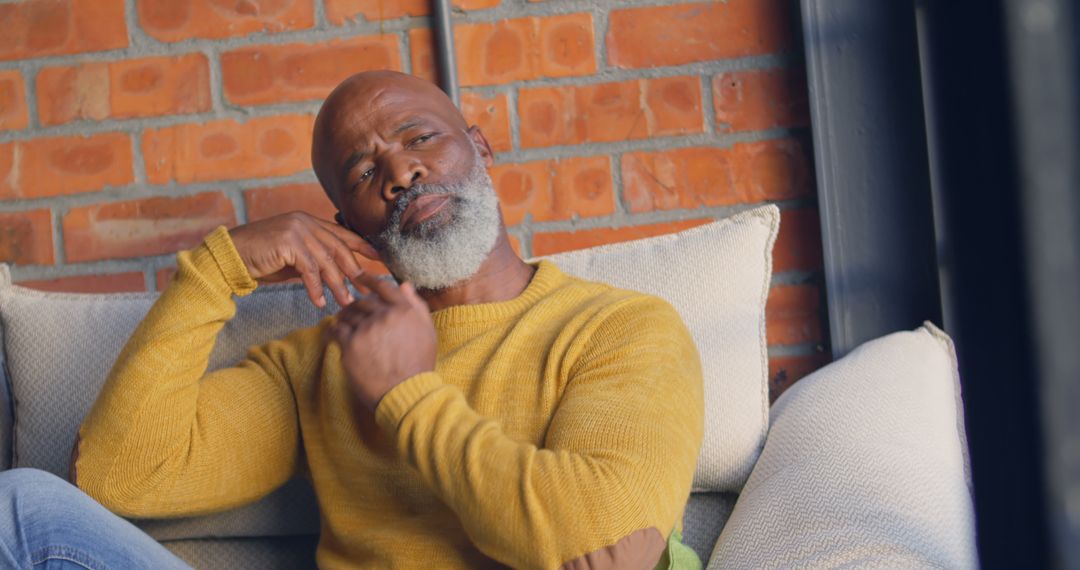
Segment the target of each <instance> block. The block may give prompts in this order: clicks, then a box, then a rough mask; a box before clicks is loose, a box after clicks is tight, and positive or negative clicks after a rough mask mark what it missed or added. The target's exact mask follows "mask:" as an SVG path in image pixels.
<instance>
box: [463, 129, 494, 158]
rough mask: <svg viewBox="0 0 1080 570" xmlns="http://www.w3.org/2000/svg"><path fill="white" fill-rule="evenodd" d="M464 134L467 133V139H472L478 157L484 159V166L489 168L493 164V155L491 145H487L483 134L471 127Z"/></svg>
mask: <svg viewBox="0 0 1080 570" xmlns="http://www.w3.org/2000/svg"><path fill="white" fill-rule="evenodd" d="M465 132H467V133H469V138H471V139H472V141H473V143H474V144H475V145H476V148H477V150H479V151H480V157H481V158H483V159H484V166H487V167H488V168H491V165H492V164H495V153H494V152H493V151H492V150H491V145H490V144H488V141H487V138H486V137H484V133H483V132H481V131H480V127H478V126H476V125H473V126H471V127H469V130H468V131H465Z"/></svg>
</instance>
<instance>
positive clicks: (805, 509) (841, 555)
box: [0, 206, 978, 568]
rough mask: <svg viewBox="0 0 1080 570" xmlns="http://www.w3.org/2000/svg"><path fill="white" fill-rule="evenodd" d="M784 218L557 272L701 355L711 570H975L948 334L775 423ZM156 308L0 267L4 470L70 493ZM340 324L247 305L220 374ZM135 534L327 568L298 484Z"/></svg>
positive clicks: (881, 352)
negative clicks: (625, 293)
mask: <svg viewBox="0 0 1080 570" xmlns="http://www.w3.org/2000/svg"><path fill="white" fill-rule="evenodd" d="M779 218H780V217H779V210H778V209H777V208H776V207H775V206H766V207H761V208H755V209H750V210H746V211H742V212H739V213H737V214H736V215H733V216H731V217H729V218H726V219H724V220H719V221H717V222H715V223H712V224H708V225H705V226H700V227H697V228H693V229H690V230H686V231H684V232H680V233H678V234H672V235H668V236H660V237H655V238H648V239H644V240H638V241H635V242H627V243H623V244H615V245H608V246H601V247H598V248H591V249H588V250H581V251H576V252H569V253H564V254H559V255H556V256H551V257H549V259H551V260H552V261H554V262H555V263H556V264H557V265H559V266H560V267H561V268H563V270H564V271H566V272H568V273H571V274H575V275H580V276H583V277H587V278H591V279H595V280H599V281H605V282H610V283H613V284H615V285H618V286H622V287H626V288H632V289H636V290H641V291H645V292H648V293H652V294H656V295H660V296H662V297H664V298H665V299H667V300H668V301H669V302H671V303H672V305H673V306H675V308H676V309H677V310H678V311H679V312H680V314H681V315H682V316H683V318H684V320H685V321H686V323H687V326H688V328H689V329H690V331H691V334H692V335H693V336H694V339H695V342H696V343H697V345H698V350H699V353H700V354H701V358H702V365H703V371H704V379H705V406H706V430H705V441H704V443H703V444H702V450H701V455H700V457H699V463H698V468H697V471H696V472H695V476H694V488H693V492H692V494H691V495H690V498H689V501H688V503H687V505H686V510H685V515H684V518H683V537H684V542H685V543H686V544H688V545H689V546H690V547H691V548H693V549H694V550H695V551H696V552H697V553H698V555H699V557H700V558H701V560H702V561H703V562H705V563H706V564H707V565H708V567H709V568H767V567H774V568H790V567H798V568H804V567H808V568H809V567H840V566H844V567H883V568H884V567H887V568H900V567H903V568H914V567H935V568H970V567H976V566H977V565H978V562H977V557H976V554H975V546H974V544H975V542H974V515H973V511H972V508H973V507H972V501H971V489H970V485H971V483H970V481H971V479H970V472H969V467H968V462H967V459H966V442H965V436H964V425H963V415H962V411H961V410H962V408H961V406H960V403H961V399H960V383H959V378H958V376H957V372H956V370H957V368H956V355H955V352H954V350H953V346H952V343H951V341H950V340H949V339H948V336H947V335H945V333H943V332H942V331H940V330H938V329H937V328H936V327H934V326H933V325H932V324H930V323H927V324H925V325H924V326H923V327H920V328H918V329H916V330H914V331H902V332H898V333H896V334H893V335H889V336H887V337H884V338H882V339H877V340H875V341H871V342H870V343H867V344H866V345H864V346H862V347H860V348H859V349H857V350H855V351H854V352H852V353H851V354H850V355H848V356H846V357H845V358H843V359H841V360H839V361H837V362H834V363H832V364H830V365H828V366H826V367H824V368H822V369H821V370H818V371H817V372H815V373H813V374H811V375H809V376H807V377H806V378H804V379H803V380H801V381H800V382H798V383H797V384H795V385H794V386H793V387H792V388H791V389H789V390H788V391H787V392H786V393H784V394H783V395H782V396H781V397H780V398H779V399H778V400H777V401H776V402H775V403H774V404H772V405H770V403H769V400H768V361H767V353H766V340H765V339H766V337H765V299H766V297H767V295H768V289H769V286H770V283H771V251H772V246H773V244H774V243H775V239H776V235H777V232H778V228H779ZM156 296H157V294H156V293H122V294H93V295H91V294H67V293H47V292H39V291H33V290H29V289H25V288H22V287H19V286H18V285H14V284H13V283H12V279H11V272H10V269H9V268H8V267H7V266H4V265H3V264H0V364H2V366H0V374H2V376H3V378H2V380H3V381H2V382H0V469H9V468H14V467H33V468H38V469H43V470H46V471H50V472H52V473H55V474H57V475H59V476H61V477H64V478H67V476H68V458H69V453H70V450H71V447H72V445H73V442H74V439H75V434H76V431H77V429H78V426H79V424H80V423H81V421H82V418H83V416H84V415H85V414H86V413H87V411H88V410H89V407H90V405H91V404H92V403H93V401H94V398H95V397H96V395H97V393H98V391H99V390H100V388H101V385H102V384H103V382H104V379H105V377H106V375H107V373H108V370H109V368H110V366H111V363H112V361H113V360H114V359H115V358H116V355H117V354H118V353H119V351H120V349H121V348H122V346H123V344H124V342H125V341H126V340H127V338H128V336H129V335H130V333H131V331H132V330H133V329H134V327H135V325H136V324H137V323H138V322H139V320H140V319H141V317H142V316H143V315H144V314H145V313H146V311H147V310H148V309H149V307H150V306H151V305H152V303H153V302H154V300H155V298H156ZM328 298H330V297H329V296H328ZM335 310H336V307H334V306H333V304H332V303H331V304H330V305H329V306H328V307H326V308H325V309H323V310H318V309H316V308H315V307H314V306H312V305H311V303H310V302H309V301H308V300H307V296H306V294H305V292H304V290H303V289H302V288H301V287H300V286H298V285H282V286H273V287H260V288H259V290H257V291H256V292H255V293H253V294H251V295H249V296H247V297H245V298H243V299H240V300H238V311H237V316H236V317H235V318H234V319H233V320H232V321H231V322H230V323H228V324H227V325H226V326H225V327H224V329H223V330H222V331H221V333H220V334H219V337H218V342H217V344H216V346H215V349H214V353H213V355H212V357H211V360H210V364H209V369H215V368H219V367H222V366H227V365H229V364H231V363H234V362H236V361H237V360H239V359H240V358H242V357H243V355H244V353H245V350H246V349H247V347H249V346H252V345H257V344H261V343H263V342H267V341H269V340H271V339H274V338H278V337H281V336H283V335H284V334H285V333H287V332H288V331H290V330H294V329H296V328H300V327H305V326H311V325H313V324H314V323H315V322H317V321H318V319H320V318H322V317H323V316H325V315H328V314H332V313H333V312H334V311H335ZM133 429H137V426H133ZM133 522H134V523H135V524H136V525H138V526H139V527H140V528H142V529H143V530H145V531H146V532H147V533H149V534H150V535H151V536H153V537H154V538H155V539H157V540H159V541H161V542H162V543H163V544H164V545H165V546H166V547H167V548H169V549H170V550H171V551H173V552H174V553H176V554H177V555H178V556H179V557H181V558H183V559H184V560H186V561H188V562H189V563H190V564H191V565H192V566H194V567H196V568H222V567H227V568H249V567H250V568H306V567H313V566H314V551H315V548H316V545H317V542H318V534H319V516H318V509H317V506H316V503H315V499H314V496H313V493H312V491H311V488H310V486H309V485H308V484H307V482H306V481H304V480H302V479H296V480H293V481H290V482H289V483H287V484H286V485H285V486H283V487H282V488H280V489H278V490H277V491H275V492H273V493H271V494H270V495H268V496H267V497H265V498H263V499H261V500H259V501H257V502H256V503H253V504H250V505H247V506H244V507H241V508H238V509H234V510H231V511H227V512H223V513H217V514H213V515H209V516H201V517H192V518H186V519H173V520H153V519H141V520H136V521H133Z"/></svg>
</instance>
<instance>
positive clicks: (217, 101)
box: [202, 48, 232, 118]
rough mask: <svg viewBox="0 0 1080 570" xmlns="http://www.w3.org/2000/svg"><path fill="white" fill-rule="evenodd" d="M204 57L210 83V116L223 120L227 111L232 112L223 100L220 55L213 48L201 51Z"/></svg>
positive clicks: (223, 86)
mask: <svg viewBox="0 0 1080 570" xmlns="http://www.w3.org/2000/svg"><path fill="white" fill-rule="evenodd" d="M202 54H203V55H205V56H206V60H207V69H208V70H209V75H210V77H209V81H210V111H209V113H210V115H212V116H213V117H215V118H224V117H225V115H226V112H227V111H230V110H232V108H231V107H230V106H229V104H228V102H226V100H225V93H224V91H225V84H224V81H223V79H222V74H221V53H220V52H218V51H217V50H215V49H213V48H206V49H204V50H203V51H202Z"/></svg>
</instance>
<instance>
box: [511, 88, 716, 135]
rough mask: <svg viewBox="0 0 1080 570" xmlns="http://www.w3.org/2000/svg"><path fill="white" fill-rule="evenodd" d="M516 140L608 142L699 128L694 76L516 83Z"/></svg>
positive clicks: (701, 126)
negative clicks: (518, 124) (528, 85)
mask: <svg viewBox="0 0 1080 570" xmlns="http://www.w3.org/2000/svg"><path fill="white" fill-rule="evenodd" d="M518 115H519V116H520V117H521V146H522V147H524V148H535V147H544V146H553V145H573V144H581V143H585V142H613V141H620V140H627V139H642V138H648V137H655V136H664V135H675V134H686V133H698V132H703V131H704V130H705V125H704V117H703V115H702V110H701V85H700V83H699V81H698V79H697V78H696V77H665V78H660V79H635V80H631V81H620V82H616V83H599V84H596V85H586V86H582V87H538V88H534V89H522V90H521V92H520V93H519V95H518Z"/></svg>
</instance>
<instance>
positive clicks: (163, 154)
mask: <svg viewBox="0 0 1080 570" xmlns="http://www.w3.org/2000/svg"><path fill="white" fill-rule="evenodd" d="M313 121H314V119H313V117H311V116H310V115H279V116H275V117H265V118H259V119H251V120H249V121H247V122H244V123H238V122H236V121H233V120H221V121H213V122H209V123H201V124H199V123H189V124H182V125H175V126H172V127H165V128H162V129H153V130H148V131H146V133H145V134H144V135H143V141H142V151H143V158H144V159H145V160H146V174H147V178H148V180H149V182H150V183H151V184H165V183H167V182H169V181H172V180H175V181H176V182H179V183H181V184H186V183H188V182H200V181H207V180H235V179H237V178H254V177H262V176H286V175H289V174H295V173H297V172H300V171H302V170H307V169H308V168H310V167H311V132H312V123H313Z"/></svg>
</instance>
